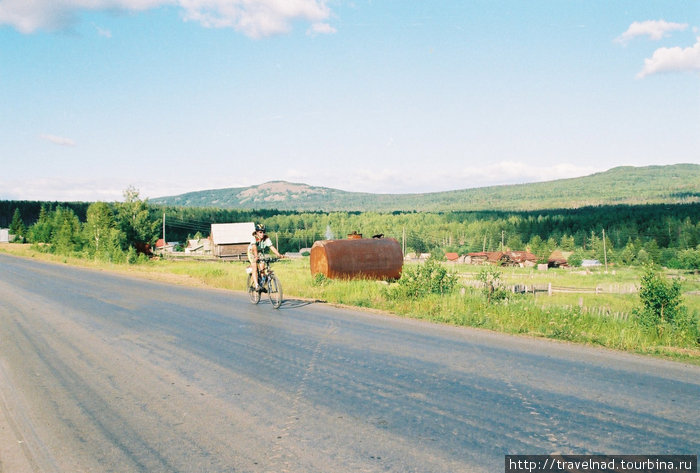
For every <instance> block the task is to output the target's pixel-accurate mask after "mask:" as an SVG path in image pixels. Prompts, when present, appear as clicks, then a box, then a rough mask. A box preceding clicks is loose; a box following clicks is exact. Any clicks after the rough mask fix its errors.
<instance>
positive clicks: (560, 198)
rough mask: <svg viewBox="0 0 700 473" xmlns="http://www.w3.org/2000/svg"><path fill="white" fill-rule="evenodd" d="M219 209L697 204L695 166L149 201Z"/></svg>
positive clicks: (264, 187)
mask: <svg viewBox="0 0 700 473" xmlns="http://www.w3.org/2000/svg"><path fill="white" fill-rule="evenodd" d="M150 202H151V203H155V204H163V205H172V206H186V207H216V208H224V209H277V210H297V211H313V210H321V211H385V212H386V211H433V212H436V211H451V210H464V211H469V210H538V209H553V208H578V207H586V206H596V205H619V204H630V205H637V204H651V203H657V204H658V203H674V204H675V203H689V202H700V165H697V164H674V165H669V166H647V167H632V166H624V167H616V168H613V169H610V170H608V171H605V172H601V173H596V174H591V175H590V176H585V177H577V178H572V179H559V180H555V181H547V182H536V183H530V184H518V185H505V186H492V187H480V188H474V189H463V190H455V191H448V192H433V193H424V194H371V193H360V192H346V191H342V190H338V189H331V188H327V187H314V186H309V185H306V184H295V183H290V182H284V181H272V182H266V183H264V184H260V185H256V186H251V187H239V188H229V189H214V190H206V191H198V192H189V193H187V194H182V195H177V196H171V197H159V198H155V199H150Z"/></svg>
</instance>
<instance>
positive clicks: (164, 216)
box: [163, 212, 165, 249]
mask: <svg viewBox="0 0 700 473" xmlns="http://www.w3.org/2000/svg"><path fill="white" fill-rule="evenodd" d="M163 249H165V212H163Z"/></svg>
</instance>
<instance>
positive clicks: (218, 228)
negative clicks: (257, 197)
mask: <svg viewBox="0 0 700 473" xmlns="http://www.w3.org/2000/svg"><path fill="white" fill-rule="evenodd" d="M254 231H255V223H253V222H243V223H212V224H211V240H212V244H213V248H212V254H213V255H214V256H216V257H217V258H226V259H239V260H242V259H246V258H247V253H248V245H249V244H250V240H251V239H252V238H253V232H254Z"/></svg>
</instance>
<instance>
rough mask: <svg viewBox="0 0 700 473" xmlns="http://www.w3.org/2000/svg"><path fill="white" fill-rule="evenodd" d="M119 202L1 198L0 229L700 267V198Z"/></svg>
mask: <svg viewBox="0 0 700 473" xmlns="http://www.w3.org/2000/svg"><path fill="white" fill-rule="evenodd" d="M124 197H125V198H124V202H114V203H105V202H93V203H88V202H36V201H0V227H2V228H8V227H9V229H10V234H12V235H16V237H17V238H18V240H20V241H24V242H27V243H33V244H37V245H43V246H45V247H46V248H48V250H49V251H52V252H56V253H64V254H76V255H83V256H85V257H94V258H99V259H107V260H115V261H119V260H127V261H133V260H135V259H136V258H138V257H139V256H138V255H139V251H140V250H142V249H143V247H144V244H146V243H147V244H151V245H152V244H153V243H154V242H155V241H156V239H158V238H160V237H162V232H163V220H165V232H166V239H167V240H168V241H169V242H171V241H176V242H181V243H183V244H184V243H185V242H186V240H187V239H191V238H201V237H207V236H208V235H209V231H210V225H211V224H212V223H228V222H246V221H254V222H259V223H264V224H265V225H266V226H267V229H268V233H269V234H270V235H271V236H272V237H273V241H277V242H278V245H279V249H280V250H281V251H283V252H287V251H299V250H300V249H303V248H309V247H310V246H311V245H312V244H313V242H314V241H316V240H324V239H334V238H344V237H346V235H347V234H350V233H352V232H358V233H362V234H364V235H365V236H372V235H376V234H383V235H384V236H385V237H392V238H396V239H397V240H398V241H399V242H400V243H402V245H403V247H404V249H405V252H406V253H408V252H417V253H428V252H429V253H431V254H432V255H433V256H434V257H436V258H437V259H440V257H441V256H443V255H444V253H445V252H457V253H459V254H466V253H468V252H475V251H484V250H485V251H497V250H502V249H509V250H526V249H527V250H529V251H530V252H532V253H534V254H535V255H537V256H538V258H540V260H542V261H544V262H546V260H547V258H548V256H549V255H550V254H551V252H552V251H553V250H555V249H561V250H564V251H573V252H574V254H573V255H572V257H571V259H570V261H571V262H573V263H574V264H576V262H579V261H581V260H582V259H588V258H592V259H598V260H600V261H603V259H607V261H608V262H609V263H611V264H618V265H641V264H646V263H650V262H653V263H656V264H660V265H662V266H666V267H669V268H678V269H691V270H699V269H700V203H686V204H648V205H614V206H590V207H582V208H575V209H574V208H567V209H549V210H531V211H512V212H508V211H449V212H390V213H383V212H359V211H358V212H346V211H345V212H343V211H337V212H294V211H278V210H273V209H270V210H267V209H265V210H233V209H219V208H213V207H209V208H197V207H174V206H164V205H156V204H152V203H150V202H149V201H148V200H143V199H141V198H140V196H139V192H138V190H136V189H133V188H130V189H127V190H126V191H125V192H124Z"/></svg>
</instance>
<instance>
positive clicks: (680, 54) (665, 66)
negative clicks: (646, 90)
mask: <svg viewBox="0 0 700 473" xmlns="http://www.w3.org/2000/svg"><path fill="white" fill-rule="evenodd" d="M684 71H700V37H698V38H697V42H696V43H695V45H693V46H691V47H689V48H680V47H674V48H659V49H657V50H656V51H654V54H653V55H652V56H651V57H650V58H647V59H645V60H644V68H643V69H642V70H641V72H640V73H639V74H637V78H640V79H641V78H643V77H646V76H648V75H651V74H656V73H659V72H684Z"/></svg>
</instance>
